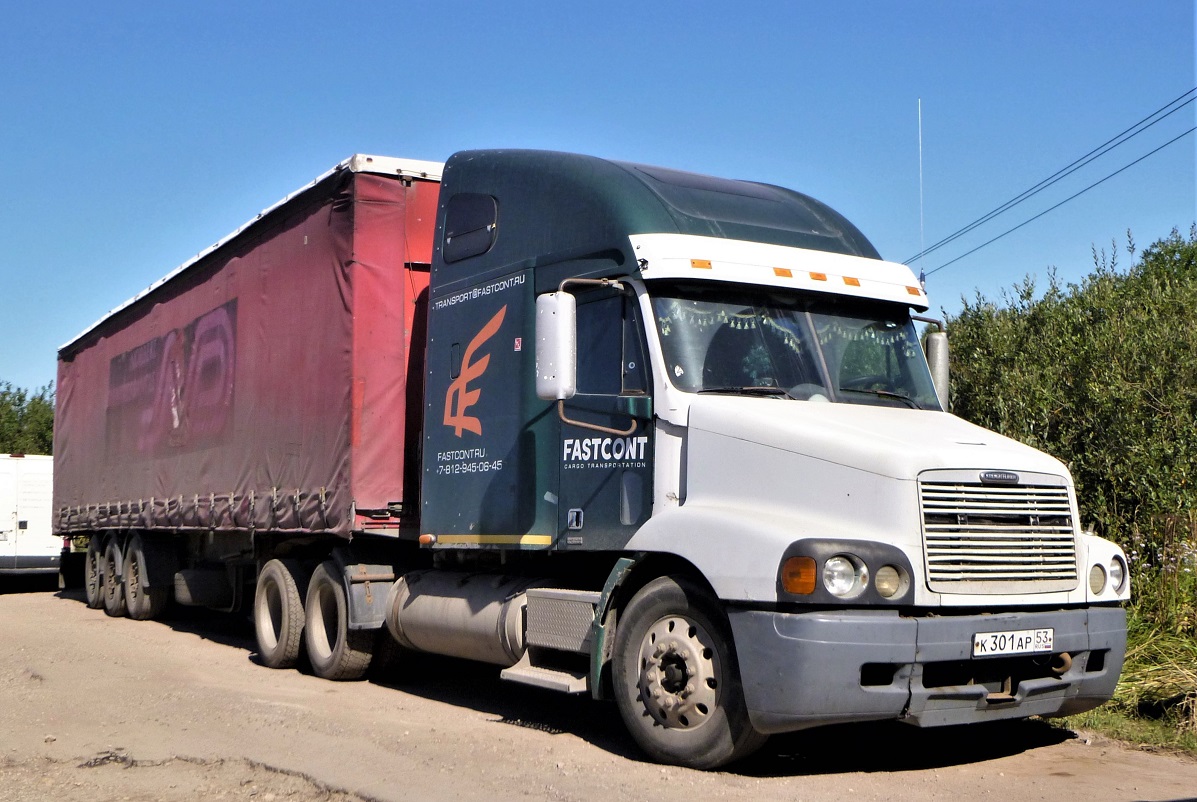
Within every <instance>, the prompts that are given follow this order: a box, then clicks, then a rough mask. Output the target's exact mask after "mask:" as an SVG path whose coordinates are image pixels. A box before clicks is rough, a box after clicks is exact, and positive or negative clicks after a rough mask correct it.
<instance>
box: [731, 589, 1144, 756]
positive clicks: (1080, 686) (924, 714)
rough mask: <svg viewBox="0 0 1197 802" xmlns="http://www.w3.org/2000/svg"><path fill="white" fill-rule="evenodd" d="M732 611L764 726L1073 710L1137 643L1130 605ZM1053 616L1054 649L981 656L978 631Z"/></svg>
mask: <svg viewBox="0 0 1197 802" xmlns="http://www.w3.org/2000/svg"><path fill="white" fill-rule="evenodd" d="M728 614H729V618H730V620H731V625H732V632H733V634H734V637H735V642H736V650H737V653H738V655H739V663H740V676H741V680H742V682H743V685H744V697H745V700H746V702H747V705H748V713H749V718H750V719H751V721H752V724H753V726H754V727H755V728H756V729H757V730H759V731H760V732H763V733H778V732H789V731H792V730H799V729H804V728H806V727H814V726H819V725H822V724H834V723H839V722H849V721H870V720H879V719H901V720H903V721H907V722H909V723H912V724H916V725H918V726H922V727H934V726H942V725H947V724H964V723H969V722H980V721H992V720H997V719H1004V718H1025V717H1027V716H1033V715H1039V716H1066V715H1072V714H1074V713H1080V712H1083V711H1085V710H1089V709H1091V708H1094V707H1097V706H1098V705H1100V704H1101V703H1103V702H1105V701H1106V700H1108V699H1109V698H1110V697H1111V696H1112V695H1113V693H1114V687H1115V685H1117V683H1118V674H1119V672H1121V670H1122V660H1123V655H1124V653H1125V651H1126V614H1125V612H1124V611H1123V610H1122V608H1121V607H1091V608H1088V609H1081V610H1052V611H1038V612H1026V611H1024V612H1008V613H993V614H984V615H980V614H978V615H960V616H932V617H908V616H902V615H899V613H898V612H897V611H889V610H851V611H845V612H834V611H833V612H816V613H775V612H762V611H757V610H743V609H731V610H729V613H728ZM1041 627H1051V628H1053V629H1054V630H1055V641H1054V647H1055V652H1054V653H1053V655H1050V656H1049V655H1042V654H1040V655H1020V656H1014V657H992V658H981V659H974V658H973V657H972V643H973V635H974V634H975V633H977V632H1000V631H1008V630H1025V629H1038V628H1041ZM1064 654H1066V655H1068V657H1067V659H1065V658H1062V657H1059V655H1064ZM1068 663H1070V664H1068ZM1065 664H1068V665H1065ZM1053 667H1054V668H1055V670H1054V671H1053Z"/></svg>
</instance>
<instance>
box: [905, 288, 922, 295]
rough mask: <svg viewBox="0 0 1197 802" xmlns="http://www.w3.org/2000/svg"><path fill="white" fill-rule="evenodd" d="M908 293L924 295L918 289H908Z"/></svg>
mask: <svg viewBox="0 0 1197 802" xmlns="http://www.w3.org/2000/svg"><path fill="white" fill-rule="evenodd" d="M906 292H907V293H909V294H910V295H922V294H923V292H922V290H920V289H919V288H918V287H907V288H906Z"/></svg>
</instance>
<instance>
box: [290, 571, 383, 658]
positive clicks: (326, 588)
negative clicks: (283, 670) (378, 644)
mask: <svg viewBox="0 0 1197 802" xmlns="http://www.w3.org/2000/svg"><path fill="white" fill-rule="evenodd" d="M306 601H307V603H306V605H305V607H306V609H307V615H306V624H305V626H304V643H305V644H306V645H307V652H308V659H309V660H311V662H312V670H313V671H314V672H315V673H316V675H317V676H319V677H323V678H324V679H333V680H352V679H361V678H362V676H363V675H364V674H365V673H366V669H368V668H369V667H370V657H371V654H372V653H373V650H374V641H375V637H376V636H377V634H378V633H377V631H376V630H372V629H350V628H349V600H348V599H346V598H345V586H344V585H343V584H342V582H341V570H340V568H338V567H337V564H336V563H335V562H333V561H332V560H326V561H324V562H323V563H321V564H320V565H319V566H318V567H317V568H316V570H315V571H314V572H313V573H312V579H311V581H310V582H309V583H308V593H307V600H306Z"/></svg>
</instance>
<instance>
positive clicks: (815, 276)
mask: <svg viewBox="0 0 1197 802" xmlns="http://www.w3.org/2000/svg"><path fill="white" fill-rule="evenodd" d="M810 277H811V279H812V280H813V281H826V280H827V274H826V273H811V274H810Z"/></svg>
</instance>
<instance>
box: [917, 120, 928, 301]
mask: <svg viewBox="0 0 1197 802" xmlns="http://www.w3.org/2000/svg"><path fill="white" fill-rule="evenodd" d="M925 243H926V235H925V233H924V220H923V99H922V98H919V247H920V248H924V247H926V244H925ZM919 285H920V286H921V287H922V288H923V292H926V291H927V274H926V273H924V272H923V270H922V269H921V268H920V269H919Z"/></svg>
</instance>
